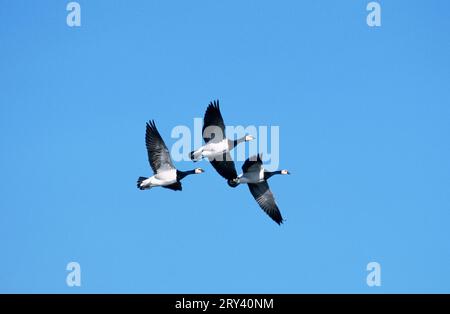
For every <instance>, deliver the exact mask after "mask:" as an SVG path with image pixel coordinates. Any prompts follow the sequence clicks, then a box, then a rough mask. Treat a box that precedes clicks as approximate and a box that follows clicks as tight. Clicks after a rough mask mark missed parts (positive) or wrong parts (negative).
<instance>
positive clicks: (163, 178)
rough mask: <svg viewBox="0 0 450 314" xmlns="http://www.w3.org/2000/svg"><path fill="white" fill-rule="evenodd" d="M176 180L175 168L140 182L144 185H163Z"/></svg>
mask: <svg viewBox="0 0 450 314" xmlns="http://www.w3.org/2000/svg"><path fill="white" fill-rule="evenodd" d="M175 182H177V171H176V170H175V169H170V170H166V171H162V172H158V173H157V174H155V175H153V176H151V177H150V178H148V179H146V180H144V182H142V183H143V184H144V185H145V186H149V187H154V186H163V185H169V184H173V183H175Z"/></svg>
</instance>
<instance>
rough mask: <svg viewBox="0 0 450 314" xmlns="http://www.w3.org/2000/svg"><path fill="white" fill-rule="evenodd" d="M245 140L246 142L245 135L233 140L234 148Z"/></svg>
mask: <svg viewBox="0 0 450 314" xmlns="http://www.w3.org/2000/svg"><path fill="white" fill-rule="evenodd" d="M243 142H245V136H244V137H241V138H238V139H236V140H234V141H233V148H234V147H236V146H238V145H239V144H241V143H243Z"/></svg>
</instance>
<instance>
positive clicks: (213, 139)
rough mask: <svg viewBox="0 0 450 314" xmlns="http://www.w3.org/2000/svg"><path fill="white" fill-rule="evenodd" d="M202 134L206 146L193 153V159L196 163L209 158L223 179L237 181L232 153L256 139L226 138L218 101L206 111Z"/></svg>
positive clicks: (248, 137)
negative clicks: (239, 146)
mask: <svg viewBox="0 0 450 314" xmlns="http://www.w3.org/2000/svg"><path fill="white" fill-rule="evenodd" d="M202 134H203V139H204V141H205V145H203V146H202V147H200V148H198V149H197V150H194V151H192V152H191V153H190V157H191V159H192V160H193V161H194V162H195V161H199V160H201V159H203V158H207V159H208V160H209V161H210V162H211V165H212V166H213V167H214V169H216V171H217V172H218V173H219V175H221V176H222V177H223V178H225V179H227V180H232V179H236V177H237V172H236V168H235V165H234V161H233V159H232V158H231V155H230V151H231V150H232V149H233V148H235V147H236V146H237V145H239V144H240V143H243V142H248V141H251V140H253V139H254V137H253V136H251V135H246V136H244V137H242V138H239V139H236V140H230V139H228V138H226V137H225V123H224V121H223V118H222V113H221V112H220V107H219V101H218V100H216V101H213V102H210V103H209V105H208V107H207V109H206V112H205V116H204V118H203V128H202Z"/></svg>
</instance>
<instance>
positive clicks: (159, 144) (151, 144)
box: [145, 121, 175, 173]
mask: <svg viewBox="0 0 450 314" xmlns="http://www.w3.org/2000/svg"><path fill="white" fill-rule="evenodd" d="M145 145H146V146H147V154H148V161H149V163H150V166H151V167H152V170H153V172H154V173H157V172H161V171H166V170H170V169H175V166H174V165H173V162H172V158H170V154H169V150H168V149H167V146H166V144H165V143H164V141H163V139H162V138H161V135H160V134H159V132H158V129H157V128H156V125H155V122H154V121H149V122H148V123H147V128H146V132H145Z"/></svg>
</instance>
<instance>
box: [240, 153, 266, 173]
mask: <svg viewBox="0 0 450 314" xmlns="http://www.w3.org/2000/svg"><path fill="white" fill-rule="evenodd" d="M261 158H262V154H258V155H256V156H252V157H250V158H248V159H247V160H246V161H245V162H244V164H243V165H242V171H243V172H244V173H246V172H259V171H260V170H261V167H262V159H261Z"/></svg>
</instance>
